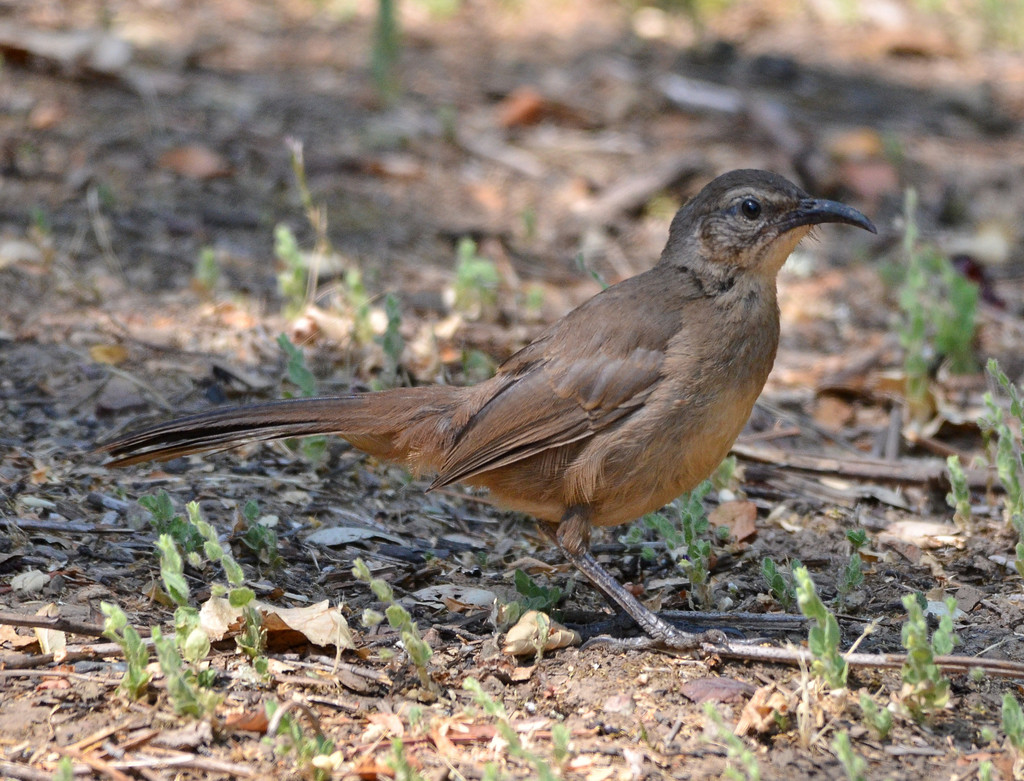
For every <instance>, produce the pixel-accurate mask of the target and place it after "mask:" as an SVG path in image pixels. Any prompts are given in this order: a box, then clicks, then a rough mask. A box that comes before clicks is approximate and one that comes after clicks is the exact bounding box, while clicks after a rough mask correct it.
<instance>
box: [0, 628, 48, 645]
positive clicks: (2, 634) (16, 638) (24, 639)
mask: <svg viewBox="0 0 1024 781" xmlns="http://www.w3.org/2000/svg"><path fill="white" fill-rule="evenodd" d="M38 642H39V641H38V639H37V638H35V637H31V636H29V635H19V634H18V630H17V629H15V628H14V627H13V626H10V625H9V624H0V643H4V644H5V645H10V646H11V647H12V648H25V647H26V646H30V645H36V644H37V643H38Z"/></svg>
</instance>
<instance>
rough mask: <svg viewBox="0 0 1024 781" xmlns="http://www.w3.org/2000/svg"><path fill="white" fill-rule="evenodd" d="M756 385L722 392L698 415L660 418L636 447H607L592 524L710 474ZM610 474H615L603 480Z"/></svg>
mask: <svg viewBox="0 0 1024 781" xmlns="http://www.w3.org/2000/svg"><path fill="white" fill-rule="evenodd" d="M759 391H760V389H759V388H758V389H757V392H746V393H735V392H732V393H730V392H725V393H723V394H722V395H721V396H720V397H719V398H716V399H715V400H714V401H713V402H712V403H710V404H709V405H708V406H707V407H705V408H704V409H703V410H701V411H700V414H699V415H696V416H692V415H691V416H687V415H679V416H677V417H676V420H675V421H672V419H671V418H670V417H667V418H662V419H661V421H660V425H659V426H657V427H655V428H652V429H651V430H650V432H649V434H648V436H647V437H646V438H644V439H643V440H642V441H643V442H644V446H643V448H642V450H641V451H640V452H631V449H627V450H623V452H620V453H616V452H614V451H613V452H609V453H607V454H606V456H605V463H604V468H603V470H602V471H603V473H604V475H605V478H606V480H605V490H604V491H602V492H598V495H596V496H595V497H594V498H595V501H594V502H593V507H594V512H593V516H592V519H591V522H592V523H593V525H595V526H615V525H617V524H620V523H627V522H629V521H632V520H635V519H636V518H639V517H640V516H642V515H644V514H646V513H649V512H653V511H655V510H657V509H659V508H660V507H663V506H664V505H666V504H668V503H669V502H671V501H672V500H673V499H675V498H676V497H678V496H679V495H680V494H682V493H684V492H685V491H689V490H690V489H692V488H694V487H695V486H697V484H698V483H700V482H701V481H702V480H704V479H706V478H707V477H710V476H711V474H712V473H713V472H714V471H715V469H716V468H717V467H718V465H719V464H720V463H721V462H722V459H724V458H725V457H726V456H727V455H728V454H729V449H730V448H731V447H732V444H733V442H735V441H736V437H737V436H739V433H740V431H742V430H743V426H744V425H745V424H746V422H747V418H748V417H749V416H750V410H751V409H752V408H753V405H754V401H755V400H756V399H757V396H758V393H759ZM673 423H674V425H673ZM623 440H625V441H629V440H626V438H623ZM620 441H622V440H620ZM634 441H641V440H640V439H639V438H638V439H636V440H634ZM612 475H618V477H616V478H615V479H613V480H607V478H608V477H610V476H612Z"/></svg>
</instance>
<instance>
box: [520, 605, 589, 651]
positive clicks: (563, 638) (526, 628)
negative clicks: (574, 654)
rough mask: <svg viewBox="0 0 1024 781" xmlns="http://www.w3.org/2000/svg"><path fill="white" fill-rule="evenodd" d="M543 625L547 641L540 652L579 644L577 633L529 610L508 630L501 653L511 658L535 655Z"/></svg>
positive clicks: (541, 614)
mask: <svg viewBox="0 0 1024 781" xmlns="http://www.w3.org/2000/svg"><path fill="white" fill-rule="evenodd" d="M544 624H547V639H546V640H545V642H544V644H543V648H541V650H543V651H554V650H555V649H556V648H565V647H566V646H568V645H576V644H578V643H579V642H580V636H579V633H578V632H574V631H572V630H571V629H566V628H565V627H564V626H562V625H561V624H559V623H558V622H557V621H552V620H551V619H550V618H549V617H548V616H547V615H546V614H544V613H541V612H539V611H537V610H529V611H527V612H526V613H524V614H523V617H522V618H520V619H519V621H518V623H516V625H515V626H514V627H512V628H511V629H509V630H508V634H506V635H505V644H504V645H503V646H502V648H501V651H502V653H506V654H509V655H511V656H525V655H528V654H535V653H537V650H538V646H539V645H540V641H541V634H542V632H543V628H544Z"/></svg>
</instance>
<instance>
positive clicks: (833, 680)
mask: <svg viewBox="0 0 1024 781" xmlns="http://www.w3.org/2000/svg"><path fill="white" fill-rule="evenodd" d="M793 578H794V580H795V581H796V601H797V605H798V606H799V608H800V612H801V613H803V614H804V616H806V617H807V618H809V619H811V620H812V621H814V625H813V626H812V627H811V628H810V630H809V632H808V636H807V647H808V648H809V649H810V652H811V656H812V657H813V658H814V661H813V663H812V665H811V669H812V671H813V672H814V674H815V675H820V676H821V677H822V678H823V679H824V680H825V683H826V684H828V686H829V687H830V688H832V689H843V688H845V687H846V677H847V675H848V674H849V671H850V670H849V666H848V665H847V663H846V660H845V659H844V658H843V656H842V654H840V653H839V640H840V635H839V622H838V621H836V617H835V616H834V615H833V614H832V613H830V612H829V610H828V609H827V608H826V607H825V603H824V602H822V601H821V598H820V597H819V596H818V592H817V590H816V589H815V588H814V581H812V580H811V575H810V573H809V572H808V571H807V568H806V567H794V569H793Z"/></svg>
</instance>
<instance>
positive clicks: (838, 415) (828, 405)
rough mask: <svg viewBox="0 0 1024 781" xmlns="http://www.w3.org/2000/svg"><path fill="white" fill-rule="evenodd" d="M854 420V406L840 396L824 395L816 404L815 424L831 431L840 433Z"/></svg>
mask: <svg viewBox="0 0 1024 781" xmlns="http://www.w3.org/2000/svg"><path fill="white" fill-rule="evenodd" d="M852 420H853V406H852V405H851V404H849V403H848V402H846V401H845V400H843V399H841V398H839V397H838V396H833V395H831V394H824V395H821V396H819V397H818V399H817V401H816V402H815V404H814V422H815V423H817V424H818V425H819V426H822V427H823V428H826V429H828V430H829V431H840V430H842V428H843V426H846V425H847V424H849V423H850V422H851V421H852Z"/></svg>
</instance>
